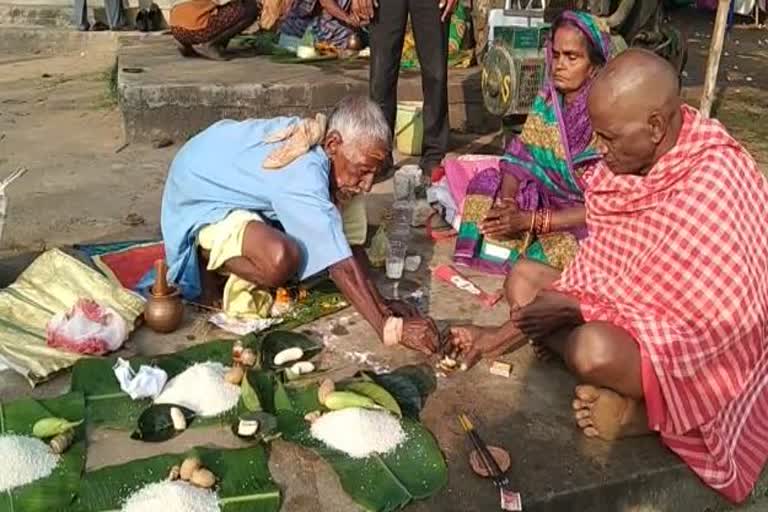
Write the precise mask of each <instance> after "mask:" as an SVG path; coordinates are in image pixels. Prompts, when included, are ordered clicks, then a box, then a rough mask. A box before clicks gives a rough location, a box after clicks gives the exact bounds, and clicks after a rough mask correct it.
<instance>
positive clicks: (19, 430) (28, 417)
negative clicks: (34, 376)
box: [0, 393, 86, 512]
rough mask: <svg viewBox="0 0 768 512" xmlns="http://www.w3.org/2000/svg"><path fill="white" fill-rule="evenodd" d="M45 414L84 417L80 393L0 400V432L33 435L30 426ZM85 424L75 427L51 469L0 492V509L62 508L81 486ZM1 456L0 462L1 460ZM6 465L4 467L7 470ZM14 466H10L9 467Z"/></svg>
mask: <svg viewBox="0 0 768 512" xmlns="http://www.w3.org/2000/svg"><path fill="white" fill-rule="evenodd" d="M48 417H59V418H65V419H67V420H70V421H79V420H81V419H83V418H84V417H85V402H84V400H83V395H82V393H69V394H67V395H64V396H61V397H59V398H55V399H50V400H32V399H26V400H17V401H15V402H9V403H4V404H0V435H2V434H16V435H27V436H31V435H32V427H33V425H34V424H35V422H37V421H38V420H40V419H43V418H48ZM85 451H86V446H85V425H84V424H81V425H79V426H78V427H76V428H75V439H74V441H73V442H72V445H71V446H70V447H69V449H68V450H67V451H66V452H64V454H63V455H62V457H61V461H60V462H59V465H58V466H57V467H56V469H54V470H53V473H51V475H49V476H48V477H46V478H42V479H40V480H37V481H34V482H32V483H29V484H27V485H25V486H22V487H17V488H16V489H12V490H10V491H6V492H4V493H1V494H0V510H2V511H9V512H52V511H58V510H65V509H66V507H67V506H68V505H69V504H70V503H71V502H72V500H73V499H74V498H75V496H76V495H77V493H78V490H79V488H80V475H81V474H82V472H83V467H84V466H85ZM3 462H5V461H2V458H1V457H0V463H3ZM7 469H8V468H6V470H7ZM10 469H11V470H13V468H10Z"/></svg>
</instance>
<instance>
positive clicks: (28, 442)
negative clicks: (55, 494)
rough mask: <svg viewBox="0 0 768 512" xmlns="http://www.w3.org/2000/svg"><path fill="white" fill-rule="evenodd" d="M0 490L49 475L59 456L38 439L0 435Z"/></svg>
mask: <svg viewBox="0 0 768 512" xmlns="http://www.w3.org/2000/svg"><path fill="white" fill-rule="evenodd" d="M0 461H2V465H0V491H7V490H9V489H13V488H14V487H19V486H22V485H26V484H28V483H30V482H34V481H35V480H39V479H41V478H45V477H47V476H48V475H50V474H51V473H52V472H53V470H54V468H55V467H56V464H58V462H59V458H58V457H57V456H56V455H54V454H53V453H51V448H50V447H49V446H48V445H47V444H45V443H44V442H42V441H41V440H39V439H35V438H34V437H26V436H11V435H8V436H0Z"/></svg>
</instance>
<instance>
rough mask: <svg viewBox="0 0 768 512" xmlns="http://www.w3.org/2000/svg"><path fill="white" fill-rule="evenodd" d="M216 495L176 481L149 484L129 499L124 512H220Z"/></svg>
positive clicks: (124, 506)
mask: <svg viewBox="0 0 768 512" xmlns="http://www.w3.org/2000/svg"><path fill="white" fill-rule="evenodd" d="M220 511H221V509H220V508H219V499H218V497H217V496H216V493H214V492H213V491H210V490H208V489H200V488H199V487H195V486H194V485H192V484H189V483H187V482H183V481H179V480H176V481H174V482H171V481H165V482H157V483H154V484H149V485H147V486H146V487H143V488H141V489H139V490H138V491H136V492H135V493H134V494H132V495H131V496H129V497H128V499H127V500H126V501H125V504H124V505H123V509H122V512H220Z"/></svg>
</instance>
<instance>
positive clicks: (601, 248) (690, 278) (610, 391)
mask: <svg viewBox="0 0 768 512" xmlns="http://www.w3.org/2000/svg"><path fill="white" fill-rule="evenodd" d="M588 104H589V113H590V116H591V119H592V126H593V127H594V130H595V133H596V134H597V136H598V147H599V150H600V153H601V154H602V155H603V160H602V162H601V163H600V164H598V166H597V167H596V168H595V169H594V175H593V177H592V178H591V180H590V182H589V187H588V189H587V191H586V207H587V227H588V228H589V233H590V234H589V238H588V239H587V240H586V242H585V243H584V244H583V245H582V247H581V249H580V251H579V253H578V254H577V256H576V258H575V259H574V261H573V262H572V263H571V264H570V265H569V266H568V268H567V269H566V270H565V272H564V273H563V274H562V275H561V274H560V273H559V272H555V271H553V270H552V269H549V268H548V267H545V266H543V265H541V264H539V263H536V262H531V261H524V262H521V265H522V264H524V265H525V266H528V267H530V268H531V269H533V271H530V269H529V271H528V272H526V273H525V274H526V275H528V276H533V275H536V276H538V278H537V281H532V280H528V281H525V280H522V281H521V280H517V281H516V280H514V279H512V280H510V283H511V284H512V286H510V287H509V288H508V289H507V296H508V300H509V302H510V305H511V307H513V308H517V309H516V310H514V311H513V312H512V318H511V320H510V321H509V322H507V324H505V325H504V326H502V327H501V328H499V329H483V330H480V331H474V330H473V329H467V328H461V327H457V328H456V329H455V330H454V336H455V337H456V343H457V344H458V345H459V346H461V347H462V348H463V349H465V350H466V351H467V352H466V355H467V358H468V359H469V363H472V362H473V361H474V360H476V359H477V357H479V356H481V355H488V354H490V353H496V352H499V351H503V350H504V349H505V346H511V344H516V343H517V342H519V341H521V340H525V338H530V339H533V340H535V341H536V342H537V343H539V344H540V345H542V346H546V347H547V348H548V349H549V350H551V351H552V352H553V353H555V354H557V355H559V356H560V357H562V358H563V360H564V362H565V364H566V366H567V367H568V368H569V369H570V371H571V372H572V373H573V374H574V375H575V376H576V378H577V379H578V381H579V382H580V385H579V386H577V387H576V390H575V399H574V401H573V409H574V416H575V420H576V422H577V424H578V426H579V428H581V429H582V431H583V433H584V434H585V435H586V436H588V437H600V438H603V439H606V440H613V439H617V438H620V437H626V436H632V435H641V434H646V433H649V432H651V431H656V432H659V433H660V434H661V440H662V442H663V443H664V444H665V445H666V446H667V447H668V448H669V449H671V450H672V451H673V452H675V453H676V454H677V455H679V456H680V457H681V458H682V459H683V460H684V461H685V462H686V463H687V464H688V465H689V466H690V468H691V469H692V470H693V471H694V472H695V473H696V474H697V475H698V476H699V477H700V478H701V479H702V480H703V481H704V482H705V483H706V484H707V485H709V486H710V487H712V488H713V489H715V490H716V491H718V492H719V493H721V494H722V495H724V496H725V497H726V498H728V499H729V500H731V501H734V502H742V501H744V500H745V499H746V498H747V497H748V496H749V494H750V492H751V491H752V489H753V488H754V485H755V482H756V481H757V480H758V478H759V477H760V473H761V471H762V469H763V467H764V466H765V464H766V460H767V459H768V421H767V420H768V343H766V340H768V231H766V229H765V226H766V225H767V224H768V208H766V204H768V180H766V177H765V176H764V175H763V174H762V173H761V172H760V169H759V168H758V166H757V164H756V163H755V161H754V159H753V158H752V157H751V156H750V155H749V153H748V152H747V151H746V150H745V149H744V148H743V147H742V146H741V145H740V144H739V143H738V142H736V141H735V140H734V139H733V138H732V137H731V136H730V135H729V134H728V133H727V132H726V130H725V129H724V128H723V126H722V125H721V124H720V123H719V122H717V121H715V120H711V119H706V118H704V117H703V116H702V115H701V114H700V113H699V112H697V111H696V110H694V109H693V108H691V107H689V106H687V105H684V104H682V101H681V99H680V88H679V81H678V76H677V72H676V70H675V69H673V68H672V66H671V65H670V64H669V63H668V62H667V61H665V60H663V59H661V58H660V57H658V56H656V55H655V54H653V53H651V52H648V51H645V50H629V51H627V52H625V53H624V54H623V55H621V56H619V57H617V58H616V59H615V60H613V61H612V62H611V63H609V64H608V66H607V67H606V68H605V70H604V71H603V72H602V73H601V74H600V75H599V76H598V78H597V80H596V81H595V84H594V86H593V87H592V91H591V93H590V96H589V101H588ZM513 272H514V270H513ZM515 283H517V284H515Z"/></svg>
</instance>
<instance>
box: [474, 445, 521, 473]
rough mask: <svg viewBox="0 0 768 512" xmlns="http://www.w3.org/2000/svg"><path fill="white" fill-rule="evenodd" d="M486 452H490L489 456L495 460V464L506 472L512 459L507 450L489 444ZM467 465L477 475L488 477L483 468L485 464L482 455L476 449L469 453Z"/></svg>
mask: <svg viewBox="0 0 768 512" xmlns="http://www.w3.org/2000/svg"><path fill="white" fill-rule="evenodd" d="M488 452H490V454H491V457H493V458H494V460H496V464H498V465H499V469H501V472H502V473H506V471H507V470H508V469H509V466H511V465H512V460H511V458H510V456H509V452H507V451H506V450H505V449H503V448H499V447H498V446H489V447H488ZM469 466H470V467H471V468H472V471H474V472H475V473H476V474H477V475H478V476H481V477H483V478H489V477H490V476H491V475H490V473H488V471H487V470H486V469H485V464H483V460H482V457H481V456H480V454H479V453H478V452H477V450H472V451H471V452H470V454H469Z"/></svg>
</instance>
